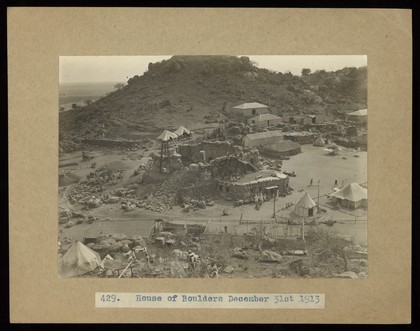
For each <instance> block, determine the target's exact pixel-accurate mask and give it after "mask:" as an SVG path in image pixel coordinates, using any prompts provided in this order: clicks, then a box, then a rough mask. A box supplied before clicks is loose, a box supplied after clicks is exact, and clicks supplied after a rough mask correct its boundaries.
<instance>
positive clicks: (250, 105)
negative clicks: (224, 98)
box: [233, 102, 268, 109]
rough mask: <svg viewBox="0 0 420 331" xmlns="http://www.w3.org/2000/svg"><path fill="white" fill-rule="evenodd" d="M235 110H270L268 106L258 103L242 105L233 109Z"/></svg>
mask: <svg viewBox="0 0 420 331" xmlns="http://www.w3.org/2000/svg"><path fill="white" fill-rule="evenodd" d="M233 108H234V109H256V108H268V106H266V105H263V104H261V103H258V102H247V103H243V104H242V105H239V106H235V107H233Z"/></svg>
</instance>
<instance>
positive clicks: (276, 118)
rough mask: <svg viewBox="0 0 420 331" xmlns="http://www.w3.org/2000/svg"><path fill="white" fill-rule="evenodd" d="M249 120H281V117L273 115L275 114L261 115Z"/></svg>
mask: <svg viewBox="0 0 420 331" xmlns="http://www.w3.org/2000/svg"><path fill="white" fill-rule="evenodd" d="M249 120H256V121H259V122H261V121H270V120H281V117H279V116H276V115H273V114H260V115H257V116H254V117H251V118H250V119H249Z"/></svg>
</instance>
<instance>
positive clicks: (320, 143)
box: [314, 136, 325, 147]
mask: <svg viewBox="0 0 420 331" xmlns="http://www.w3.org/2000/svg"><path fill="white" fill-rule="evenodd" d="M314 146H318V147H322V146H325V140H324V139H322V136H319V137H318V139H316V140H315V141H314Z"/></svg>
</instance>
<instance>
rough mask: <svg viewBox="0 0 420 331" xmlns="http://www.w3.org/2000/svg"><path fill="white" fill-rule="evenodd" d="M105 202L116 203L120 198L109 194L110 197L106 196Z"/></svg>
mask: <svg viewBox="0 0 420 331" xmlns="http://www.w3.org/2000/svg"><path fill="white" fill-rule="evenodd" d="M106 202H107V203H118V202H120V198H119V197H114V196H110V197H108V200H107V201H106Z"/></svg>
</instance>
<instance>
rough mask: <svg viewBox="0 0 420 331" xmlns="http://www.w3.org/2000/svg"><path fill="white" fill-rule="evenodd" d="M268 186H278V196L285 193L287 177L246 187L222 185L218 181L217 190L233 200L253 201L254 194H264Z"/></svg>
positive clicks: (231, 184) (287, 182)
mask: <svg viewBox="0 0 420 331" xmlns="http://www.w3.org/2000/svg"><path fill="white" fill-rule="evenodd" d="M270 186H278V193H279V195H281V194H283V193H286V191H287V189H288V186H289V177H287V178H273V179H272V180H270V181H267V180H266V181H262V182H258V183H252V184H247V185H243V184H242V185H239V184H236V183H223V182H221V181H219V183H218V190H219V192H220V193H221V194H222V195H223V196H225V197H230V198H232V199H234V200H247V199H253V197H254V195H255V194H259V193H263V194H264V193H266V190H265V189H266V188H267V187H270Z"/></svg>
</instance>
